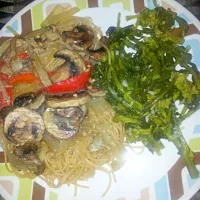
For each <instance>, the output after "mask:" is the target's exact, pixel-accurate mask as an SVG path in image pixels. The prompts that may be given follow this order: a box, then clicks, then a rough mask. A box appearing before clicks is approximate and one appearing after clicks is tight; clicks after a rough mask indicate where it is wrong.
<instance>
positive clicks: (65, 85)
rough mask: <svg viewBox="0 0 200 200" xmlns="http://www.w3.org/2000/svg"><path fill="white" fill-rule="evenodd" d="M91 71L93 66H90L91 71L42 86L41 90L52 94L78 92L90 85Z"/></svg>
mask: <svg viewBox="0 0 200 200" xmlns="http://www.w3.org/2000/svg"><path fill="white" fill-rule="evenodd" d="M91 71H92V67H90V69H89V71H86V72H83V73H82V74H79V75H77V76H74V77H72V78H69V79H67V80H63V81H60V82H58V83H54V84H52V85H50V86H48V87H45V88H42V89H41V90H40V91H39V92H41V91H43V92H46V93H52V94H58V93H64V92H77V91H79V90H81V89H83V88H85V87H86V86H87V85H88V83H89V80H90V74H91Z"/></svg>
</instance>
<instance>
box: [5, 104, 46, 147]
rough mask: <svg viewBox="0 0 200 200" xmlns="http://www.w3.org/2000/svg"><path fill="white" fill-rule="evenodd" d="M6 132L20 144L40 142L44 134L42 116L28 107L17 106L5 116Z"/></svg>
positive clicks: (6, 134)
mask: <svg viewBox="0 0 200 200" xmlns="http://www.w3.org/2000/svg"><path fill="white" fill-rule="evenodd" d="M4 134H5V136H6V137H7V139H8V140H10V141H11V142H13V143H16V144H20V145H23V144H25V143H28V142H31V143H36V142H39V141H40V140H42V138H43V134H44V123H43V120H42V117H41V116H40V115H39V114H37V113H36V112H35V111H33V110H30V109H28V108H25V107H21V108H16V109H14V110H13V111H12V112H10V113H9V114H8V115H7V116H6V118H5V121H4Z"/></svg>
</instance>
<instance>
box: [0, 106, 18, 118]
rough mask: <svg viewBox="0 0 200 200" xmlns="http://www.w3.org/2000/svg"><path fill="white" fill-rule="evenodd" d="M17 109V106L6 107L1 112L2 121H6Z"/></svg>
mask: <svg viewBox="0 0 200 200" xmlns="http://www.w3.org/2000/svg"><path fill="white" fill-rule="evenodd" d="M14 109H15V106H6V107H3V108H2V109H1V110H0V119H1V120H4V119H5V118H6V116H7V115H8V114H9V113H10V112H12V111H13V110H14Z"/></svg>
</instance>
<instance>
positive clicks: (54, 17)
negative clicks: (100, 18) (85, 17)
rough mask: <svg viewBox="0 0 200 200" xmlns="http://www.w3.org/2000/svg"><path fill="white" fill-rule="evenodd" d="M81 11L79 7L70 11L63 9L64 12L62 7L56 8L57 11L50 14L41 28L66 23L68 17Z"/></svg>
mask: <svg viewBox="0 0 200 200" xmlns="http://www.w3.org/2000/svg"><path fill="white" fill-rule="evenodd" d="M58 8H59V9H58ZM58 10H59V11H58ZM60 11H61V12H60ZM79 11H80V9H79V8H77V7H73V8H70V9H69V8H64V7H63V10H62V9H61V8H60V7H55V9H54V10H53V11H52V12H51V13H50V15H49V16H48V17H47V18H46V19H45V20H44V21H43V22H42V24H41V27H45V26H49V25H51V24H57V23H59V22H62V21H65V20H66V19H67V18H68V17H70V16H72V15H74V14H76V13H77V12H79Z"/></svg>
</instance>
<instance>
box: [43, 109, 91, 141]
mask: <svg viewBox="0 0 200 200" xmlns="http://www.w3.org/2000/svg"><path fill="white" fill-rule="evenodd" d="M86 114H87V106H86V105H83V106H81V107H79V106H76V107H67V108H57V109H53V108H47V109H46V111H45V112H44V114H43V119H44V124H45V127H46V130H47V131H48V132H49V133H50V134H51V135H52V136H54V137H55V138H57V139H68V138H70V137H72V136H74V135H76V134H77V133H78V131H79V127H80V124H81V122H82V120H83V119H84V117H85V116H86Z"/></svg>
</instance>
